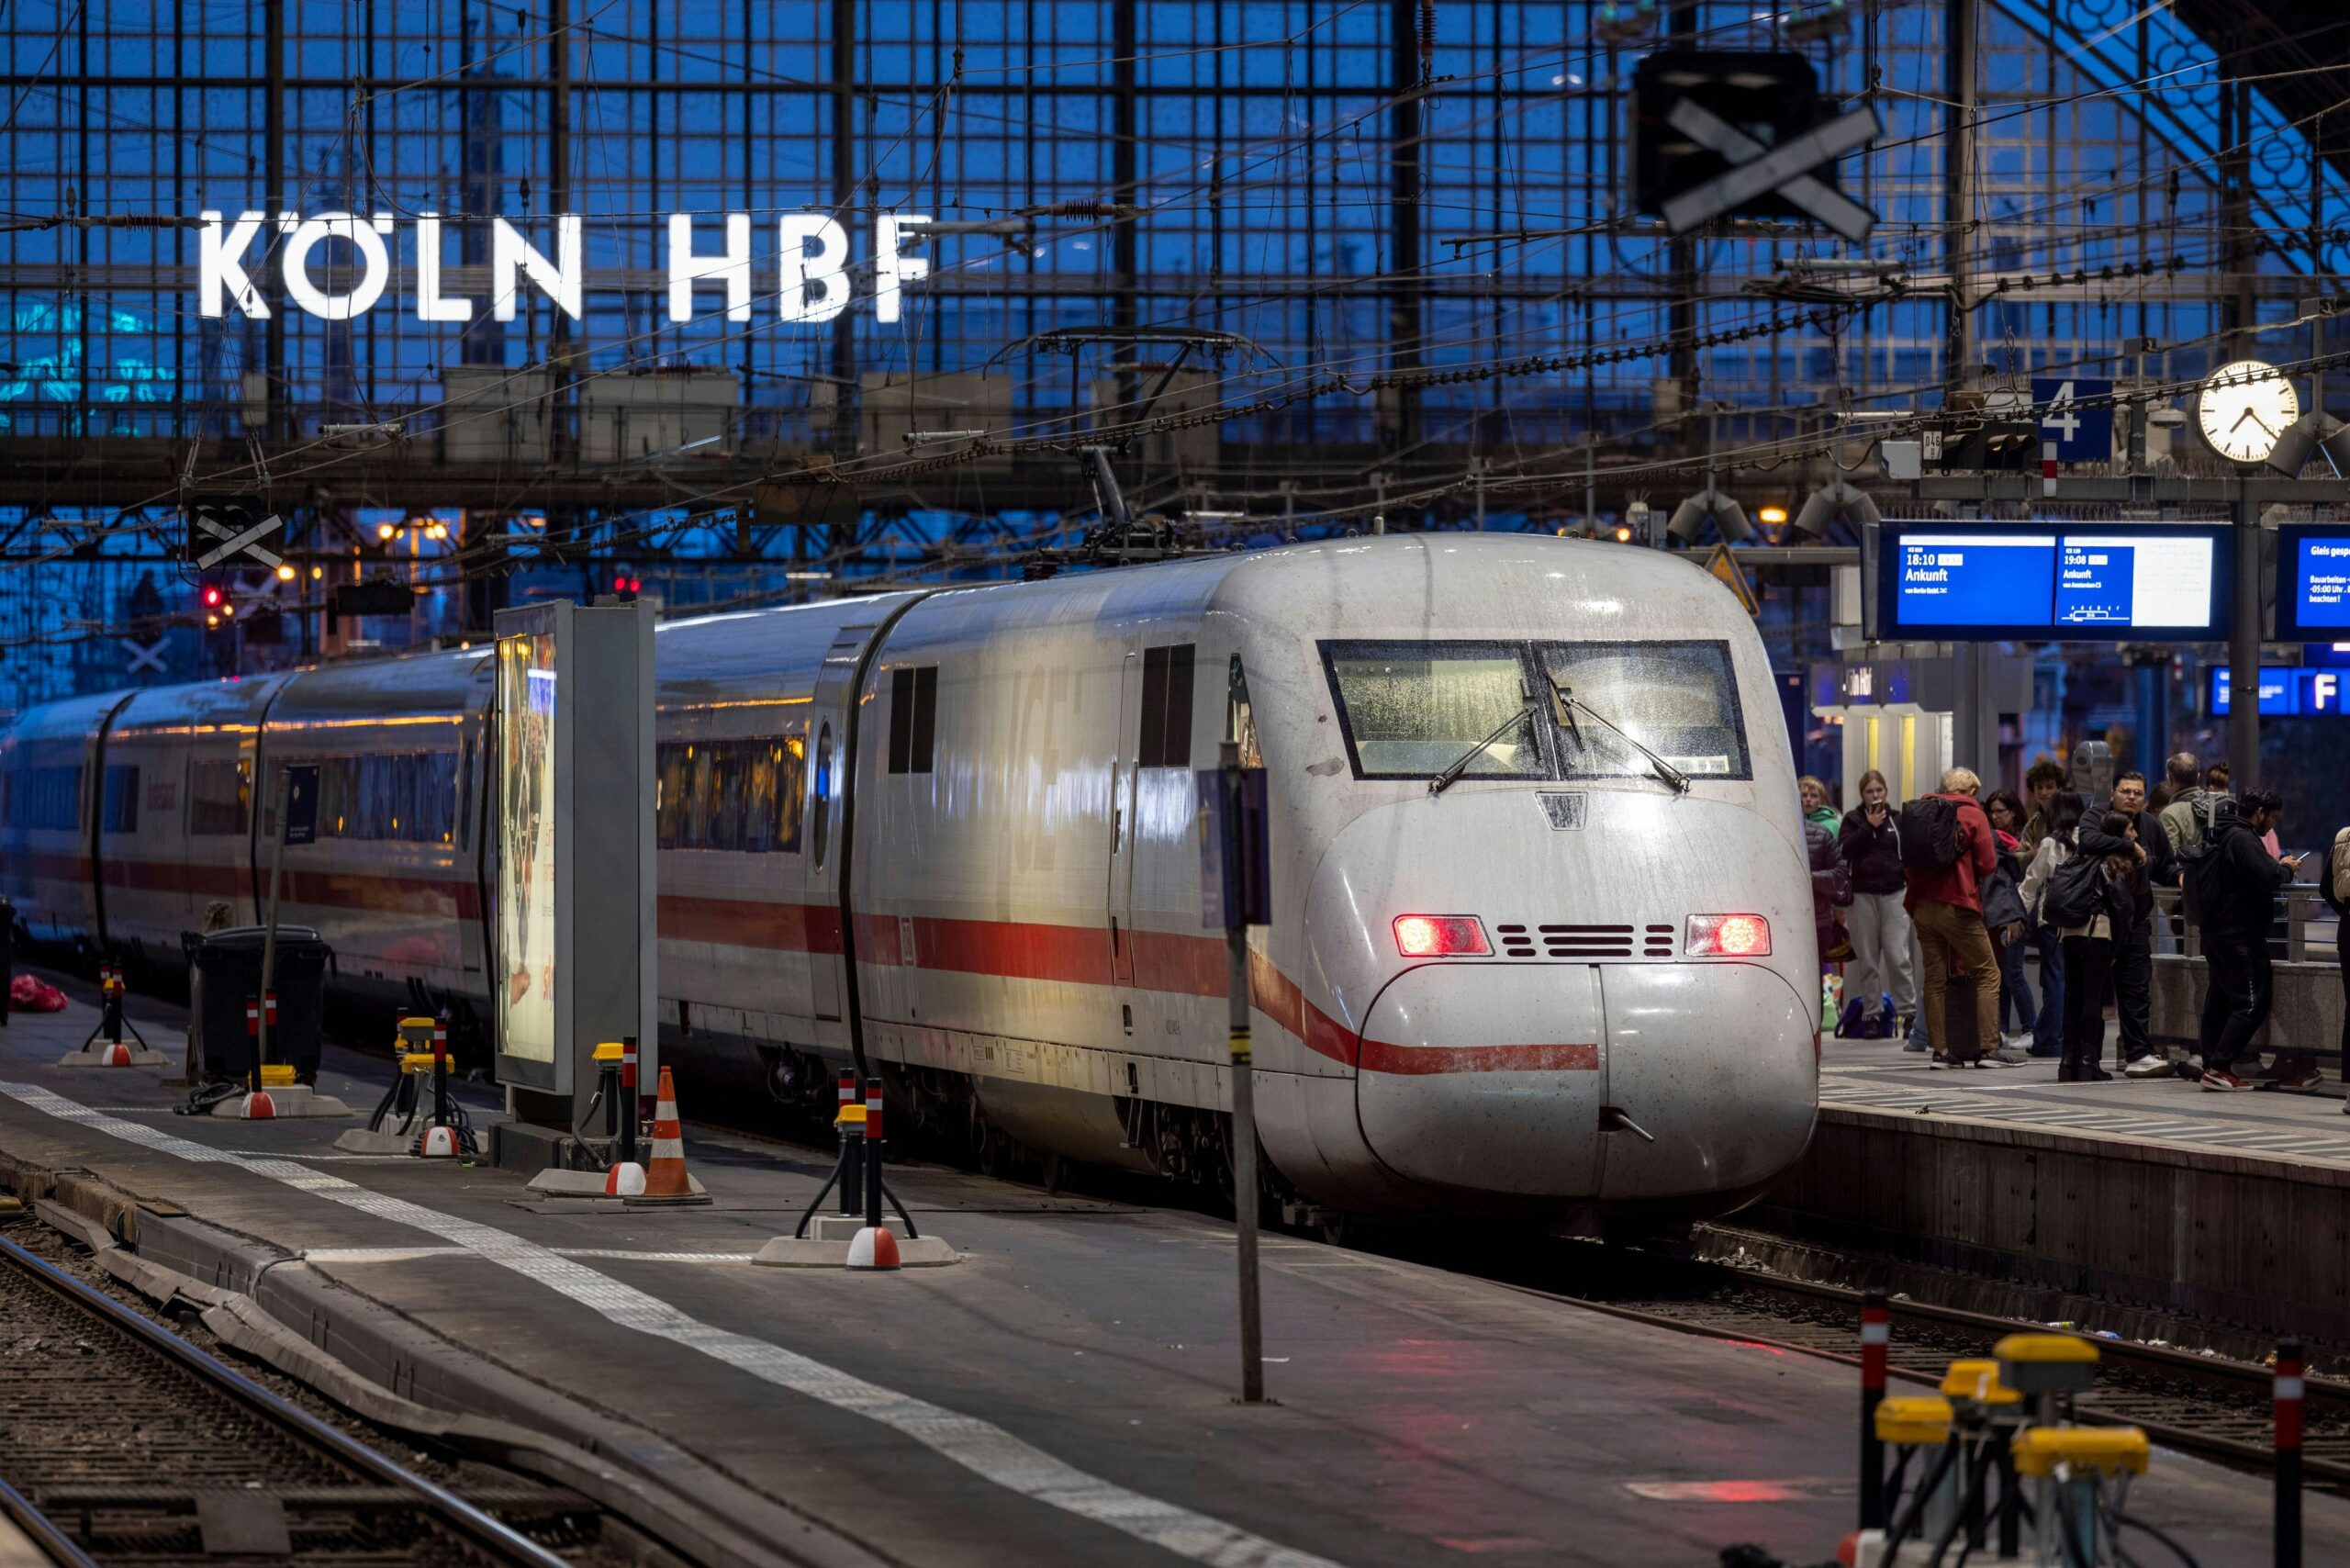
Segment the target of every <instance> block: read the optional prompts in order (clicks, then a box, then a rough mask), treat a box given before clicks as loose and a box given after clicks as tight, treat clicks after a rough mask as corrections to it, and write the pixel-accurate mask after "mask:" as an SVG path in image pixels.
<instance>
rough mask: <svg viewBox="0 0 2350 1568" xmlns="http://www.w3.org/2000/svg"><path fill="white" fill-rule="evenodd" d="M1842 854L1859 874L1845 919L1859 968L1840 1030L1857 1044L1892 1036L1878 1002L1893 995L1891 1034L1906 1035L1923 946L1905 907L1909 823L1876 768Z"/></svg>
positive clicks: (1852, 972) (1849, 823) (1848, 823)
mask: <svg viewBox="0 0 2350 1568" xmlns="http://www.w3.org/2000/svg"><path fill="white" fill-rule="evenodd" d="M1836 847H1837V852H1838V853H1839V854H1841V855H1842V856H1843V857H1844V864H1845V865H1847V866H1849V867H1851V868H1852V912H1851V913H1849V914H1847V915H1846V916H1845V917H1844V930H1845V932H1846V933H1847V934H1848V935H1850V936H1851V937H1852V964H1851V965H1850V966H1849V967H1848V968H1847V969H1845V971H1844V982H1845V983H1844V995H1845V996H1846V998H1848V1000H1847V1001H1846V1002H1845V1003H1844V1014H1843V1017H1842V1018H1841V1020H1839V1022H1838V1025H1837V1029H1838V1032H1839V1033H1840V1034H1842V1035H1845V1036H1849V1037H1851V1038H1853V1039H1861V1040H1875V1039H1882V1038H1884V1037H1886V1034H1887V1031H1886V1029H1885V1028H1884V1027H1883V1026H1882V1025H1883V1022H1884V1021H1883V1020H1882V1019H1881V1018H1879V1017H1878V1015H1877V1009H1878V1005H1879V1003H1878V998H1880V997H1886V996H1890V997H1891V998H1893V1010H1894V1017H1895V1025H1894V1028H1893V1029H1892V1030H1891V1031H1890V1033H1891V1034H1892V1035H1894V1036H1899V1035H1900V1034H1901V1033H1902V1032H1903V1031H1904V1030H1906V1029H1907V1028H1908V1021H1909V1019H1910V1018H1911V1016H1913V1015H1914V1014H1916V1013H1917V1011H1918V980H1917V969H1916V967H1915V965H1914V964H1913V962H1912V961H1911V958H1910V953H1911V950H1912V949H1913V948H1914V947H1915V946H1916V943H1915V941H1914V939H1913V938H1912V937H1911V935H1910V934H1909V912H1908V910H1907V909H1906V908H1904V907H1903V905H1902V898H1903V895H1904V894H1905V893H1907V892H1908V888H1909V879H1908V877H1907V876H1906V875H1905V874H1904V873H1903V871H1902V868H1901V817H1900V813H1899V812H1896V811H1895V810H1894V809H1893V803H1892V801H1890V800H1889V799H1887V795H1886V782H1885V775H1884V774H1882V773H1879V772H1878V771H1877V770H1876V769H1875V768H1874V767H1872V768H1870V769H1869V770H1868V771H1867V772H1866V773H1863V774H1862V775H1861V803H1860V804H1859V805H1857V806H1854V807H1853V808H1852V810H1851V811H1850V812H1846V813H1845V814H1844V824H1843V826H1842V828H1841V830H1840V831H1839V832H1838V834H1837V840H1836Z"/></svg>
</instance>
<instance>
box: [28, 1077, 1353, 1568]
mask: <svg viewBox="0 0 2350 1568" xmlns="http://www.w3.org/2000/svg"><path fill="white" fill-rule="evenodd" d="M0 1094H6V1095H7V1096H8V1097H9V1098H10V1099H12V1100H16V1101H17V1102H18V1103H22V1104H25V1105H29V1106H31V1107H32V1108H33V1109H34V1110H37V1111H40V1112H44V1113H46V1114H49V1115H51V1116H55V1117H57V1118H58V1119H59V1120H61V1121H66V1122H72V1123H74V1124H75V1125H77V1126H84V1127H88V1128H90V1129H92V1130H93V1131H95V1132H101V1133H104V1134H106V1136H107V1137H117V1138H120V1139H122V1140H123V1141H124V1142H126V1143H133V1144H137V1145H139V1146H140V1148H151V1149H153V1150H155V1151H157V1152H158V1153H162V1154H170V1155H174V1156H176V1157H178V1158H179V1159H185V1160H189V1161H191V1162H194V1163H197V1164H207V1165H234V1166H237V1167H239V1168H241V1169H242V1170H249V1171H251V1172H252V1173H253V1174H254V1175H256V1176H265V1177H267V1178H269V1179H270V1180H271V1181H274V1182H284V1183H285V1185H286V1186H289V1187H293V1188H296V1189H297V1190H298V1191H301V1192H305V1193H311V1194H313V1195H314V1196H317V1197H320V1198H324V1199H327V1200H328V1201H329V1202H330V1203H337V1204H342V1205H343V1206H344V1207H346V1208H351V1209H355V1210H357V1211H358V1212H360V1213H361V1214H365V1215H374V1216H375V1218H377V1219H382V1220H387V1221H389V1222H391V1223H392V1224H394V1225H405V1226H410V1227H412V1228H414V1229H417V1230H421V1231H424V1232H426V1233H427V1234H429V1235H432V1236H437V1237H439V1238H442V1240H444V1241H448V1242H453V1243H454V1244H455V1245H456V1246H458V1247H460V1248H462V1249H464V1250H465V1251H468V1252H472V1253H475V1254H476V1255H478V1256H480V1257H482V1258H485V1259H487V1260H489V1261H490V1262H493V1263H496V1264H498V1266H499V1267H501V1268H504V1269H509V1270H511V1271H514V1272H515V1273H517V1274H520V1275H521V1276H522V1277H523V1278H525V1279H528V1280H532V1281H535V1282H538V1283H540V1284H543V1285H545V1286H546V1287H547V1288H548V1289H550V1290H552V1291H554V1292H555V1293H556V1294H559V1295H562V1296H563V1297H564V1298H565V1299H566V1300H569V1301H575V1302H577V1303H579V1304H580V1305H583V1306H586V1307H588V1308H589V1309H591V1310H592V1311H594V1312H596V1313H598V1314H599V1315H600V1316H603V1317H604V1318H605V1319H606V1320H608V1321H610V1322H611V1323H614V1324H617V1325H619V1326H620V1327H623V1328H632V1329H634V1330H636V1331H637V1332H638V1333H640V1334H650V1335H652V1336H654V1337H655V1338H660V1339H666V1340H668V1341H670V1342H671V1343H672V1344H677V1345H682V1346H684V1347H686V1348H687V1349H688V1350H699V1351H700V1352H701V1353H702V1354H703V1355H705V1356H708V1357H710V1358H711V1360H713V1361H722V1362H724V1363H725V1364H727V1365H728V1366H732V1367H736V1368H739V1369H741V1370H742V1371H744V1372H749V1373H750V1374H751V1375H752V1376H754V1377H755V1378H758V1379H760V1380H761V1381H763V1382H766V1383H773V1384H775V1385H776V1386H777V1387H778V1388H788V1389H790V1390H791V1391H792V1392H794V1393H796V1394H805V1395H807V1396H808V1397H810V1398H811V1399H816V1400H820V1401H822V1403H824V1404H826V1405H830V1406H833V1407H834V1408H835V1409H839V1410H846V1411H848V1412H850V1413H852V1414H854V1415H858V1416H863V1417H867V1418H869V1419H871V1420H874V1421H878V1422H879V1423H880V1424H881V1425H883V1426H885V1427H888V1428H890V1429H892V1430H893V1431H896V1432H899V1433H901V1434H902V1435H903V1436H905V1437H909V1438H912V1439H913V1440H914V1441H916V1442H918V1443H921V1444H922V1445H923V1447H925V1448H927V1449H929V1450H932V1451H933V1452H934V1453H937V1454H940V1455H942V1456H943V1457H945V1458H946V1459H950V1460H952V1461H954V1462H956V1463H957V1464H959V1465H961V1466H963V1468H964V1469H966V1470H968V1471H970V1472H971V1473H973V1474H975V1475H978V1476H979V1477H981V1478H982V1479H984V1480H987V1481H990V1482H993V1483H994V1484H996V1485H998V1486H1001V1487H1002V1488H1003V1489H1004V1490H1006V1491H1008V1492H1013V1493H1016V1494H1018V1495H1021V1496H1023V1497H1029V1498H1033V1499H1035V1501H1037V1502H1040V1503H1046V1504H1049V1505H1051V1506H1054V1507H1056V1508H1059V1509H1061V1510H1063V1511H1064V1512H1067V1513H1070V1514H1074V1515H1076V1516H1078V1517H1079V1518H1086V1519H1091V1520H1092V1521H1094V1522H1095V1523H1097V1524H1102V1525H1107V1526H1109V1527H1110V1528H1111V1529H1115V1530H1120V1531H1123V1532H1125V1534H1127V1535H1130V1536H1133V1537H1134V1538H1136V1540H1144V1541H1147V1542H1149V1543H1150V1544H1151V1545H1153V1546H1158V1547H1161V1548H1164V1549H1165V1550H1167V1551H1172V1552H1174V1553H1176V1554H1177V1555H1178V1556H1181V1557H1188V1558H1191V1559H1192V1561H1194V1562H1205V1563H1209V1564H1212V1565H1213V1568H1337V1564H1335V1563H1333V1562H1330V1561H1329V1560H1328V1559H1327V1558H1323V1557H1316V1556H1315V1555H1314V1554H1313V1553H1311V1552H1306V1551H1296V1550H1293V1549H1292V1548H1290V1547H1286V1546H1282V1545H1281V1544H1279V1543H1278V1542H1275V1541H1270V1540H1266V1539H1265V1538H1264V1537H1262V1536H1259V1535H1253V1534H1251V1533H1250V1532H1248V1530H1245V1529H1241V1528H1240V1527H1239V1526H1237V1525H1230V1524H1226V1523H1225V1522H1224V1521H1223V1520H1222V1519H1217V1518H1210V1517H1209V1516H1207V1515H1205V1514H1200V1513H1194V1512H1192V1510H1191V1509H1189V1508H1185V1507H1181V1506H1177V1505H1175V1504H1173V1503H1164V1502H1161V1501H1159V1500H1158V1498H1156V1497H1148V1496H1145V1495H1142V1494H1141V1493H1139V1492H1131V1491H1128V1490H1127V1489H1126V1488H1125V1487H1124V1486H1120V1485H1117V1484H1114V1483H1113V1482H1108V1481H1104V1480H1102V1478H1101V1477H1100V1476H1098V1475H1091V1474H1088V1473H1086V1472H1084V1471H1082V1470H1080V1469H1078V1468H1077V1467H1076V1466H1075V1465H1072V1464H1068V1463H1065V1462H1062V1461H1060V1460H1057V1459H1055V1458H1054V1457H1053V1456H1052V1455H1050V1454H1048V1453H1046V1452H1045V1451H1044V1450H1042V1449H1039V1448H1037V1447H1035V1446H1034V1445H1033V1444H1030V1443H1027V1442H1024V1441H1023V1440H1022V1439H1019V1438H1015V1437H1013V1435H1012V1434H1011V1433H1010V1432H1007V1431H1005V1430H1004V1429H1003V1428H1001V1427H998V1426H996V1425H994V1424H993V1423H991V1422H988V1421H982V1420H979V1419H978V1418H977V1417H971V1416H965V1415H961V1414H959V1413H958V1412H956V1411H953V1410H949V1409H946V1407H945V1406H938V1405H933V1404H931V1403H930V1402H929V1401H928V1400H926V1399H917V1398H915V1397H914V1396H913V1395H912V1394H900V1393H898V1392H897V1391H896V1390H895V1389H890V1388H884V1387H882V1386H881V1385H880V1384H878V1383H867V1381H865V1380H864V1379H863V1378H860V1377H855V1376H852V1375H850V1374H849V1373H847V1372H842V1371H840V1370H839V1369H837V1368H834V1367H829V1366H826V1365H825V1364H824V1363H823V1362H822V1361H814V1360H811V1358H809V1357H807V1356H803V1355H800V1353H799V1352H797V1351H795V1350H785V1349H784V1348H783V1347H782V1346H780V1345H772V1344H769V1343H768V1342H767V1341H766V1340H764V1339H754V1338H751V1337H750V1336H749V1335H747V1334H737V1333H734V1332H733V1331H732V1330H729V1329H724V1328H717V1327H711V1325H709V1324H707V1323H704V1322H702V1321H700V1320H699V1318H695V1317H691V1316H688V1315H687V1314H685V1313H684V1312H681V1311H679V1310H678V1309H677V1308H676V1307H674V1306H672V1305H669V1304H668V1303H667V1302H666V1301H663V1300H662V1299H661V1298H660V1297H658V1296H655V1295H651V1294H646V1293H645V1292H643V1291H641V1290H638V1289H636V1288H635V1287H634V1286H632V1285H627V1284H623V1283H621V1282H620V1281H618V1280H616V1279H614V1278H612V1277H611V1276H610V1274H603V1273H599V1272H598V1271H595V1270H593V1269H590V1268H588V1267H587V1266H586V1265H585V1264H583V1263H579V1262H576V1261H574V1260H571V1259H568V1258H565V1257H564V1256H563V1255H562V1254H560V1253H558V1252H556V1251H554V1249H550V1248H545V1247H542V1246H540V1245H539V1244H538V1243H537V1242H535V1241H531V1240H528V1239H526V1238H522V1237H520V1236H516V1235H515V1234H514V1233H513V1232H511V1231H505V1230H499V1229H498V1228H497V1227H496V1226H487V1225H482V1224H480V1223H478V1222H477V1221H474V1220H468V1219H459V1218H457V1217H456V1216H455V1215H444V1214H442V1213H441V1212H440V1211H439V1210H438V1209H429V1208H426V1207H425V1206H424V1205H423V1204H415V1203H410V1202H408V1200H407V1199H405V1198H395V1197H391V1196H389V1195H388V1194H386V1193H376V1192H371V1191H370V1190H368V1189H367V1188H365V1187H362V1186H359V1185H357V1184H355V1183H353V1182H346V1181H344V1180H343V1179H342V1178H341V1177H340V1176H330V1175H328V1174H326V1173H325V1172H324V1171H319V1170H310V1169H308V1168H307V1167H305V1166H303V1165H300V1164H297V1163H296V1162H295V1161H293V1160H290V1159H283V1158H281V1157H278V1156H275V1155H267V1156H255V1155H246V1154H235V1153H231V1152H229V1151H228V1150H226V1149H218V1148H209V1147H207V1146H206V1145H204V1144H200V1143H194V1142H191V1141H189V1140H188V1139H186V1138H183V1137H176V1136H174V1135H173V1134H171V1133H167V1132H164V1131H162V1129H161V1128H158V1127H150V1126H140V1124H139V1123H137V1122H126V1121H123V1120H121V1119H120V1118H118V1117H115V1116H110V1115H107V1114H104V1113H102V1112H97V1111H93V1110H91V1109H90V1108H89V1107H87V1106H85V1105H83V1104H80V1103H77V1102H75V1101H72V1100H68V1099H66V1098H65V1097H64V1096H63V1095H62V1094H58V1093H54V1092H51V1091H50V1090H47V1089H43V1088H40V1087H39V1086H38V1085H35V1084H29V1083H8V1082H0Z"/></svg>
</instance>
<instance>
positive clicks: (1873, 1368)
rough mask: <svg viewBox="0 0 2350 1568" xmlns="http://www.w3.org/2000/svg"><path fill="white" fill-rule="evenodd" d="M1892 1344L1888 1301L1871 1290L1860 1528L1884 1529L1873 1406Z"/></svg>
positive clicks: (1864, 1337) (1879, 1399)
mask: <svg viewBox="0 0 2350 1568" xmlns="http://www.w3.org/2000/svg"><path fill="white" fill-rule="evenodd" d="M1892 1345H1893V1309H1892V1306H1891V1298H1890V1297H1889V1296H1887V1295H1886V1293H1885V1292H1883V1291H1881V1290H1873V1291H1871V1292H1869V1293H1868V1294H1867V1295H1865V1296H1863V1298H1862V1302H1861V1528H1862V1529H1884V1528H1885V1442H1884V1440H1883V1439H1880V1438H1879V1437H1878V1436H1877V1435H1876V1407H1877V1406H1880V1405H1882V1404H1884V1403H1885V1365H1886V1356H1887V1354H1888V1353H1889V1352H1890V1350H1891V1348H1892Z"/></svg>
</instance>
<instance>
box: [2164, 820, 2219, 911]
mask: <svg viewBox="0 0 2350 1568" xmlns="http://www.w3.org/2000/svg"><path fill="white" fill-rule="evenodd" d="M2219 856H2220V835H2219V834H2216V833H2208V832H2207V833H2205V834H2203V836H2202V837H2200V838H2198V839H2196V840H2195V841H2194V842H2192V843H2186V844H2181V845H2180V846H2178V847H2177V849H2174V850H2172V851H2171V857H2170V862H2171V865H2172V866H2173V867H2175V868H2177V871H2178V902H2179V905H2180V907H2181V908H2183V909H2185V910H2186V911H2187V918H2188V919H2189V920H2191V921H2193V922H2194V923H2195V924H2198V925H2200V924H2203V900H2204V895H2205V892H2206V889H2205V887H2204V885H2203V884H2204V883H2205V882H2206V881H2207V880H2208V878H2207V877H2206V876H2205V873H2206V872H2208V871H2209V870H2210V868H2211V866H2212V864H2213V863H2214V862H2215V861H2217V860H2218V858H2219Z"/></svg>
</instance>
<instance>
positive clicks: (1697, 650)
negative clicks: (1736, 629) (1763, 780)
mask: <svg viewBox="0 0 2350 1568" xmlns="http://www.w3.org/2000/svg"><path fill="white" fill-rule="evenodd" d="M1536 651H1537V652H1538V654H1539V655H1540V657H1541V661H1542V668H1543V673H1544V674H1545V675H1546V676H1548V677H1549V678H1550V682H1551V683H1552V684H1553V685H1554V686H1556V687H1558V688H1560V689H1562V690H1564V691H1568V692H1572V694H1573V696H1574V698H1575V700H1577V701H1578V702H1579V703H1582V704H1584V705H1586V706H1587V707H1588V708H1589V709H1591V710H1592V711H1596V712H1598V713H1601V714H1604V715H1605V716H1606V719H1607V722H1609V723H1612V724H1614V725H1615V726H1616V727H1617V730H1620V731H1621V732H1622V734H1611V733H1610V732H1609V731H1608V730H1607V728H1606V726H1605V725H1600V724H1592V723H1582V724H1577V725H1575V726H1574V727H1573V728H1572V730H1570V731H1569V732H1568V733H1567V734H1565V735H1564V736H1563V737H1562V739H1563V744H1562V745H1561V746H1560V748H1559V761H1560V771H1561V777H1563V778H1600V777H1606V776H1610V775H1617V774H1625V773H1643V772H1646V771H1648V768H1649V762H1648V759H1647V758H1646V757H1644V756H1642V755H1641V754H1640V752H1639V748H1638V747H1636V746H1632V745H1627V744H1626V743H1625V740H1624V738H1623V737H1624V735H1629V736H1631V737H1632V738H1633V739H1634V740H1637V741H1639V742H1640V743H1641V745H1646V746H1647V747H1648V748H1649V749H1650V750H1651V751H1653V752H1654V753H1656V755H1657V756H1661V757H1662V758H1663V759H1664V760H1665V761H1666V762H1667V763H1669V764H1671V765H1672V766H1673V767H1675V768H1677V769H1679V770H1680V771H1681V772H1683V773H1685V774H1687V775H1689V776H1690V777H1691V778H1751V777H1753V772H1752V769H1751V767H1750V766H1749V765H1748V760H1747V755H1746V726H1745V723H1744V722H1743V721H1742V718H1741V716H1740V712H1739V707H1738V687H1737V685H1736V683H1735V682H1733V681H1732V680H1731V678H1730V668H1729V647H1728V646H1727V645H1725V644H1720V643H1544V644H1539V645H1538V647H1537V650H1536Z"/></svg>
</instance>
